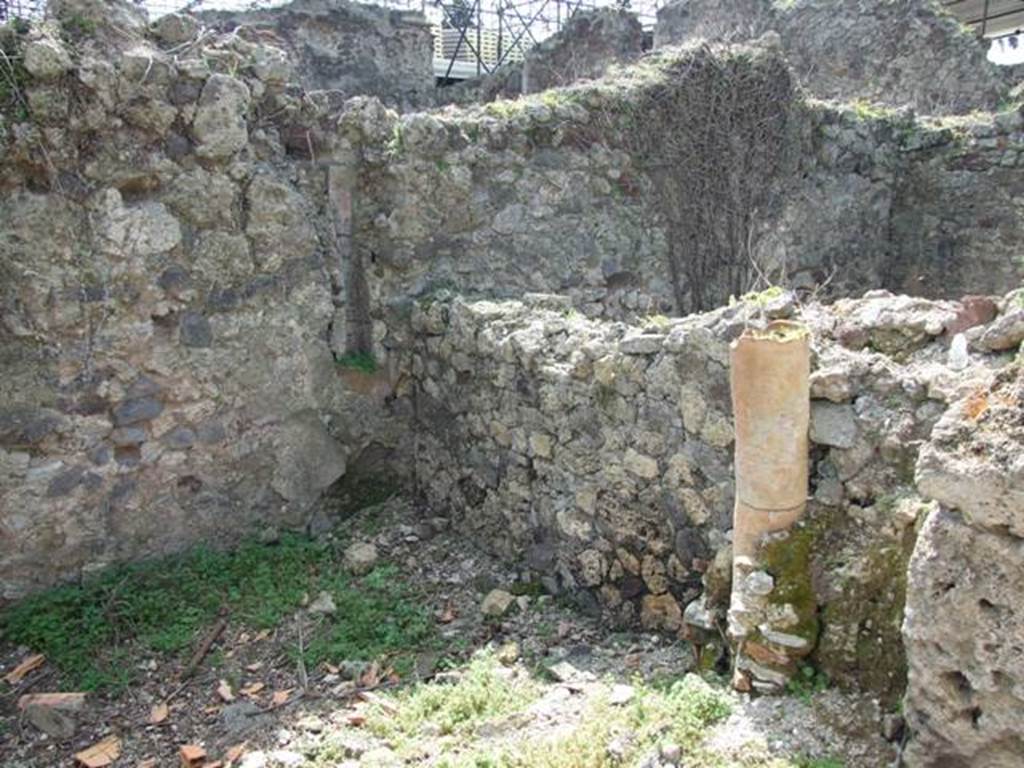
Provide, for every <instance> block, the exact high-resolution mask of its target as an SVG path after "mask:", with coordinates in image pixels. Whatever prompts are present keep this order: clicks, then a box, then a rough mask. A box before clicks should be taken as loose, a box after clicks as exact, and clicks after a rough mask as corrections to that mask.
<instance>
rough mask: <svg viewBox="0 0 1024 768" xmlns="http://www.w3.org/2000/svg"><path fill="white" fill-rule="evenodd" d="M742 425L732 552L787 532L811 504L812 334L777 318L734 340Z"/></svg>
mask: <svg viewBox="0 0 1024 768" xmlns="http://www.w3.org/2000/svg"><path fill="white" fill-rule="evenodd" d="M730 361H731V365H732V370H731V383H732V407H733V418H734V420H735V424H736V507H735V512H734V516H733V556H734V557H740V556H747V557H750V556H753V555H754V554H755V552H756V548H757V543H758V542H759V541H760V540H761V538H762V537H763V536H764V534H765V533H769V532H772V531H779V530H785V529H787V528H789V527H790V526H791V525H792V524H793V523H794V522H795V521H796V520H798V519H799V518H800V517H802V516H803V513H804V507H805V506H806V503H807V455H808V437H807V434H808V426H809V421H810V410H811V405H810V403H811V401H810V385H809V383H808V381H809V376H810V334H809V333H808V332H807V330H806V329H805V328H804V327H803V326H801V325H799V324H797V323H791V322H787V321H776V322H773V323H771V324H769V325H768V327H767V328H765V329H764V330H748V331H746V332H744V334H743V335H742V336H741V337H740V338H739V339H737V340H736V341H734V342H733V344H732V348H731V350H730Z"/></svg>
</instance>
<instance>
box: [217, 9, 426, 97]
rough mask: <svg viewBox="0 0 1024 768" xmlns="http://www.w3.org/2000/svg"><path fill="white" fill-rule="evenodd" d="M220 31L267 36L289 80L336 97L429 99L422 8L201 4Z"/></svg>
mask: <svg viewBox="0 0 1024 768" xmlns="http://www.w3.org/2000/svg"><path fill="white" fill-rule="evenodd" d="M198 18H199V20H200V21H201V22H203V23H204V24H207V25H209V26H211V27H213V28H214V29H216V30H217V31H219V32H221V33H231V32H234V33H235V34H237V35H239V36H241V37H242V38H243V39H246V40H250V41H253V42H265V43H267V42H269V43H273V44H274V45H277V46H279V47H280V48H281V49H282V50H284V51H285V52H286V53H287V60H288V64H289V65H290V66H292V67H294V69H295V75H296V76H295V77H294V78H292V79H293V80H294V81H295V82H298V83H299V84H301V85H302V86H303V87H304V88H305V89H306V90H309V91H329V92H330V94H331V96H332V98H333V99H335V100H336V103H338V104H340V103H341V102H342V101H344V100H345V99H346V98H349V97H351V96H357V95H371V96H376V97H378V98H380V99H382V100H383V101H384V102H385V103H387V104H389V105H393V106H396V107H405V108H407V107H411V106H423V105H425V104H430V103H433V92H434V69H433V55H434V53H433V52H434V43H433V36H432V34H431V31H430V25H429V23H428V22H427V21H426V19H425V18H424V17H423V15H422V14H420V13H416V12H406V11H397V10H388V9H386V8H381V7H377V6H372V5H365V4H363V3H352V2H346V0H293V2H291V3H289V4H288V5H285V6H282V7H277V8H266V9H257V10H249V11H206V12H204V13H201V14H198Z"/></svg>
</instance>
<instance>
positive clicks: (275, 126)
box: [0, 3, 391, 597]
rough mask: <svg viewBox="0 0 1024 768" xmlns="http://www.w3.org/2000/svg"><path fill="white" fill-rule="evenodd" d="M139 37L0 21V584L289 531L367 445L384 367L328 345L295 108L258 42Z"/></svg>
mask: <svg viewBox="0 0 1024 768" xmlns="http://www.w3.org/2000/svg"><path fill="white" fill-rule="evenodd" d="M61 9H63V10H61ZM100 11H108V12H109V11H117V12H118V13H117V14H112V13H108V14H107V15H104V14H102V13H100ZM89 13H93V14H94V15H93V16H89V15H87V14H89ZM108 18H114V19H116V21H117V24H118V28H117V29H116V30H112V29H110V28H109V27H107V26H105V25H106V24H108V23H109V22H108ZM83 19H84V20H85V21H83ZM87 21H88V22H89V24H92V25H95V29H93V31H92V33H91V34H89V35H88V36H86V37H82V34H83V33H82V25H83V24H86V22H87ZM158 32H159V34H160V36H158V37H147V33H146V26H145V23H144V20H143V19H142V18H141V17H140V16H139V15H138V13H137V12H136V11H135V10H134V9H133V8H131V7H130V6H121V5H110V4H99V5H93V4H89V3H86V4H82V5H77V6H72V5H70V4H65V5H64V6H61V7H60V8H59V9H58V14H57V16H56V17H55V19H54V20H53V21H52V23H50V24H46V25H37V26H33V28H32V29H31V30H29V31H27V32H24V31H23V32H12V31H11V30H10V29H8V30H7V31H6V32H5V34H12V35H15V37H13V38H7V39H5V40H4V44H5V45H9V46H11V47H12V48H13V49H15V50H16V51H17V52H18V55H20V56H21V57H22V59H21V60H22V61H23V64H24V68H25V69H24V77H23V80H22V88H23V90H15V91H13V92H9V93H8V94H7V95H8V96H9V97H10V98H11V99H12V101H13V103H11V104H4V105H3V108H4V111H3V120H2V122H0V136H2V143H0V189H2V194H0V222H2V224H0V275H2V279H0V350H2V359H3V370H4V376H3V382H2V383H0V457H2V458H0V468H2V469H0V541H2V547H0V582H2V584H3V597H12V596H15V595H19V594H22V593H24V592H25V591H27V590H29V589H33V588H37V587H39V586H41V585H45V584H49V583H52V582H54V581H58V580H62V579H68V578H75V577H77V576H79V575H81V574H82V573H83V572H87V571H89V570H92V569H94V568H97V567H100V566H102V565H104V564H106V563H110V562H112V561H116V560H123V559H138V558H143V557H148V556H154V555H158V554H161V553H164V552H168V551H171V550H175V549H180V548H181V547H184V546H188V545H189V544H191V543H195V542H199V541H216V542H220V543H227V542H230V541H233V540H236V539H237V538H239V537H240V536H242V535H245V534H248V533H253V532H255V531H256V530H259V529H260V528H265V527H270V526H274V525H279V524H287V525H291V526H298V527H301V526H303V525H304V524H306V523H307V522H308V519H309V516H310V510H311V507H312V504H313V502H315V501H316V500H317V499H318V498H319V497H320V495H321V494H322V493H323V492H324V491H325V490H327V489H328V488H329V487H330V486H331V485H332V483H334V482H335V481H336V480H338V479H339V478H341V477H342V475H343V474H344V473H345V472H346V467H347V465H349V464H351V463H352V462H353V461H358V458H359V456H360V454H361V453H362V452H363V451H364V450H366V449H369V448H371V447H374V446H376V445H378V444H381V443H384V444H387V442H388V434H389V432H388V429H389V428H388V426H387V425H388V408H387V407H386V406H385V399H386V398H387V397H388V396H389V394H390V392H391V388H390V384H389V381H390V379H389V375H388V372H387V371H386V370H381V371H378V372H377V373H375V374H369V373H362V372H359V371H353V370H349V369H347V368H344V367H340V366H339V365H338V364H337V363H336V358H343V357H344V354H345V352H346V351H347V350H346V349H345V348H344V347H343V346H339V345H338V344H337V343H336V341H335V340H336V339H339V338H342V339H343V338H344V336H345V334H344V325H345V322H346V311H345V305H346V294H345V291H344V289H343V288H342V282H341V270H340V268H339V266H338V264H337V258H338V251H337V244H336V239H335V236H334V233H333V232H332V229H331V227H330V221H331V218H330V216H329V212H328V207H327V203H326V190H327V182H326V176H327V173H326V169H325V168H324V167H321V165H320V164H319V163H314V162H312V161H307V160H304V159H302V158H303V155H302V152H301V150H302V148H304V147H306V146H308V144H307V142H300V143H299V152H300V154H299V156H298V158H296V157H295V155H294V154H292V150H291V149H289V146H288V141H289V137H290V136H292V135H293V129H296V130H298V128H296V126H297V125H300V124H302V121H303V120H304V119H305V118H304V117H303V115H304V114H306V115H307V117H308V114H307V113H305V112H304V108H303V106H302V105H303V102H302V101H301V100H300V99H298V98H296V97H294V96H290V95H289V94H288V92H287V87H286V85H287V84H286V82H285V81H284V80H283V79H282V78H281V76H280V74H281V73H280V70H278V69H275V68H273V67H271V68H269V69H267V68H264V66H263V64H264V63H265V62H266V61H268V60H269V61H274V60H277V59H276V58H275V57H276V55H277V54H275V51H276V50H278V49H276V48H275V47H273V46H265V45H262V44H259V43H252V42H248V41H244V40H241V39H240V38H237V37H228V38H220V37H218V38H214V39H212V40H209V41H208V42H207V45H208V46H209V50H208V49H207V48H205V47H202V46H200V47H198V48H196V47H186V48H178V47H177V46H178V45H180V44H179V43H172V42H170V41H168V40H167V38H166V34H167V32H166V30H163V31H158ZM215 54H216V55H215ZM231 73H233V74H231ZM268 115H278V118H277V120H276V121H275V120H273V119H270V118H268ZM283 115H287V116H288V117H287V119H282V117H281V116H283ZM293 120H294V121H296V122H291V121H293ZM320 149H323V147H321V148H320ZM328 158H329V152H327V151H326V150H324V154H323V155H322V156H321V158H320V159H321V160H324V159H328Z"/></svg>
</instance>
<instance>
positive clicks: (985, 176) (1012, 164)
mask: <svg viewBox="0 0 1024 768" xmlns="http://www.w3.org/2000/svg"><path fill="white" fill-rule="evenodd" d="M1022 150H1024V117H1022V115H1021V112H1020V109H1019V108H1014V109H1010V110H1008V111H1004V112H1001V113H998V114H995V115H992V114H982V115H973V116H971V118H969V119H964V120H946V121H940V122H939V123H937V124H935V125H933V126H928V125H924V126H922V127H921V129H919V130H917V131H915V132H913V133H910V134H909V135H907V136H906V137H905V138H904V139H903V142H902V152H903V154H904V157H905V159H906V165H905V170H904V171H903V173H902V174H900V176H899V178H898V179H897V181H896V184H895V188H894V192H893V198H892V218H891V234H890V238H891V250H892V254H893V258H892V260H891V261H890V264H889V268H888V273H887V275H886V277H885V285H886V286H887V287H889V288H891V289H893V290H896V291H905V292H908V293H915V294H922V295H928V296H942V295H948V294H944V292H945V291H946V290H948V286H950V285H956V286H958V287H961V288H962V289H963V290H964V291H970V292H976V293H1001V292H1003V291H1005V290H1006V289H1007V288H1010V287H1013V286H1015V285H1018V284H1019V283H1020V281H1021V280H1022V278H1024V258H1022V256H1021V254H1022V253H1024V242H1022V237H1024V232H1022V230H1021V227H1020V215H1019V211H1020V206H1021V202H1022V200H1024V181H1022V179H1021V173H1020V168H1021V164H1022V163H1024V152H1022Z"/></svg>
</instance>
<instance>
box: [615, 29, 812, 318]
mask: <svg viewBox="0 0 1024 768" xmlns="http://www.w3.org/2000/svg"><path fill="white" fill-rule="evenodd" d="M793 108H794V84H793V81H792V79H791V77H790V73H789V70H788V68H787V67H786V64H785V62H784V61H783V60H782V59H781V57H779V56H776V55H770V54H767V53H766V52H763V51H759V50H757V49H749V50H747V51H735V50H731V51H729V53H728V55H724V56H723V55H721V53H720V52H716V51H714V50H713V49H711V48H710V47H707V46H703V47H700V48H695V49H694V50H693V51H692V52H691V53H690V55H688V56H686V57H684V58H683V59H681V60H678V61H675V62H673V63H672V64H671V65H669V68H668V70H667V71H665V72H664V74H663V75H662V76H660V77H658V78H657V79H656V82H654V83H653V84H651V85H648V86H646V87H643V88H640V89H637V91H636V93H635V95H633V96H631V97H630V98H629V99H626V100H622V101H619V102H618V103H614V104H610V105H609V106H608V107H607V108H606V109H605V110H604V111H603V112H602V113H601V114H600V115H599V116H598V122H599V123H600V124H602V125H601V128H600V129H601V130H602V132H604V134H605V135H606V136H615V137H617V138H616V139H614V140H613V143H618V144H619V146H620V147H621V148H623V149H625V150H626V151H627V152H628V153H629V155H630V156H631V157H632V159H633V162H634V164H635V166H636V168H637V170H638V171H639V172H640V173H642V174H643V175H644V176H646V178H647V179H649V181H650V183H651V185H652V187H653V190H652V191H653V193H654V205H655V207H656V210H657V212H658V216H659V218H660V219H661V221H662V223H663V225H664V226H665V230H666V239H667V246H668V262H669V263H668V268H669V273H670V276H671V279H672V286H673V290H674V293H675V302H676V307H677V309H678V310H679V311H687V312H690V311H701V310H707V309H711V308H712V307H713V306H715V305H716V304H719V303H721V302H722V301H723V300H725V299H726V298H727V297H728V296H730V295H737V296H738V295H740V294H742V293H744V292H746V291H748V290H750V289H751V288H753V287H755V285H756V282H757V280H756V278H757V277H758V274H759V272H761V271H762V268H761V267H760V266H759V265H758V263H757V257H756V238H757V231H758V222H759V221H762V220H763V219H764V218H765V217H766V216H767V214H768V213H769V212H770V211H771V210H772V208H773V207H774V206H775V205H776V204H777V200H778V197H779V195H778V192H779V187H780V184H781V181H782V179H783V178H784V177H785V176H786V171H787V169H789V168H791V167H792V164H793V163H794V162H795V161H796V159H797V158H796V156H795V152H794V150H793V148H794V147H795V146H796V142H794V141H793V140H792V139H791V137H790V131H791V130H793V126H794V121H793V120H792V119H791V117H792V110H793Z"/></svg>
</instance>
